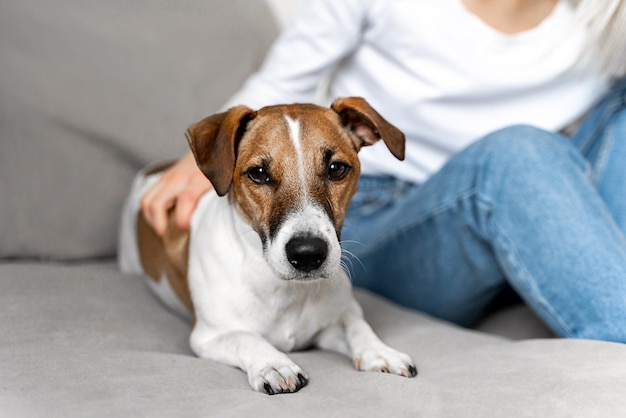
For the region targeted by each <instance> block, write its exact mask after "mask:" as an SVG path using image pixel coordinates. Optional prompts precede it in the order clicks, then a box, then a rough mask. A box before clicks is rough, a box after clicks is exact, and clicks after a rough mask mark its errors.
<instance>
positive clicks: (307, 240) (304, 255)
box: [285, 237, 328, 273]
mask: <svg viewBox="0 0 626 418" xmlns="http://www.w3.org/2000/svg"><path fill="white" fill-rule="evenodd" d="M285 250H286V252H287V260H289V262H290V263H291V265H292V266H294V267H295V268H296V269H298V270H300V271H303V272H305V273H308V272H310V271H313V270H315V269H318V268H320V266H321V265H322V264H323V263H324V261H325V260H326V256H327V255H328V245H326V242H325V241H324V240H322V239H320V238H313V237H297V238H292V239H291V240H289V242H288V243H287V245H286V247H285Z"/></svg>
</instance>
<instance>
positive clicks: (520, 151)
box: [467, 125, 589, 180]
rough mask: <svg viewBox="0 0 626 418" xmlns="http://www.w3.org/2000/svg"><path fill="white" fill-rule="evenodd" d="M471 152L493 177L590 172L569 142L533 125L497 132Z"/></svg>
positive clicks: (472, 147) (470, 154)
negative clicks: (573, 170) (571, 171)
mask: <svg viewBox="0 0 626 418" xmlns="http://www.w3.org/2000/svg"><path fill="white" fill-rule="evenodd" d="M467 151H468V157H469V158H470V159H472V158H473V159H475V161H477V162H478V163H479V164H481V165H482V166H483V167H482V169H483V170H487V171H489V176H497V177H501V176H506V177H510V176H522V177H525V176H526V175H536V174H540V173H543V174H545V175H550V176H555V175H558V173H559V170H567V171H570V170H571V169H572V168H575V169H578V170H582V171H583V172H588V171H589V166H588V163H587V162H586V160H585V159H584V158H583V156H582V155H581V154H580V152H579V151H578V150H577V149H576V148H575V147H574V146H573V145H572V144H571V142H570V141H569V140H568V139H567V138H565V137H563V136H562V135H559V134H556V133H553V132H549V131H545V130H543V129H540V128H536V127H534V126H530V125H514V126H509V127H506V128H503V129H500V130H497V131H495V132H493V133H491V134H489V135H487V136H486V137H485V138H483V139H481V140H480V141H478V142H477V143H475V144H474V145H472V146H470V147H469V148H468V150H467ZM520 180H521V179H520Z"/></svg>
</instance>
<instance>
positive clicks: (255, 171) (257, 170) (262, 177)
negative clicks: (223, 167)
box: [248, 167, 272, 184]
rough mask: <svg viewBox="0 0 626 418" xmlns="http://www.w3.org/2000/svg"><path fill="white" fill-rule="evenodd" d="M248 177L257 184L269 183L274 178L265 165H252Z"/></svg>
mask: <svg viewBox="0 0 626 418" xmlns="http://www.w3.org/2000/svg"><path fill="white" fill-rule="evenodd" d="M248 178H250V180H252V181H253V182H255V183H256V184H269V183H271V181H272V178H271V177H270V175H269V174H268V173H267V170H266V169H265V168H264V167H252V168H251V169H249V170H248Z"/></svg>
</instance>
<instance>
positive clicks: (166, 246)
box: [137, 209, 194, 315]
mask: <svg viewBox="0 0 626 418" xmlns="http://www.w3.org/2000/svg"><path fill="white" fill-rule="evenodd" d="M174 215H175V209H172V210H171V211H170V212H169V213H168V218H169V219H168V225H167V229H166V231H165V234H164V235H163V238H161V237H159V236H158V235H157V233H156V232H155V231H154V230H153V229H152V227H151V226H150V224H148V221H147V220H146V218H145V217H144V215H143V213H142V212H141V211H140V212H139V213H138V214H137V244H138V248H139V259H140V261H141V266H142V267H143V270H144V272H145V273H146V275H148V277H150V279H152V280H153V281H154V282H156V283H160V282H161V280H162V278H163V276H165V277H167V280H168V282H169V284H170V287H171V288H172V290H173V291H174V293H175V294H176V296H178V298H179V299H180V300H181V302H183V304H184V305H185V306H186V307H187V309H188V310H189V312H191V313H192V315H194V309H193V302H192V299H191V292H190V291H189V284H188V282H187V266H188V263H187V259H188V254H189V231H184V230H182V229H180V228H178V227H177V226H176V223H175V222H174Z"/></svg>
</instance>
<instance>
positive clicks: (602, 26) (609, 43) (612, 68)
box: [570, 0, 626, 78]
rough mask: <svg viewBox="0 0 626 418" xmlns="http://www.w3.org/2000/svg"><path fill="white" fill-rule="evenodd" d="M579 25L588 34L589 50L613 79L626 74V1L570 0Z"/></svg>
mask: <svg viewBox="0 0 626 418" xmlns="http://www.w3.org/2000/svg"><path fill="white" fill-rule="evenodd" d="M570 2H571V3H572V4H573V5H574V7H575V17H574V20H575V25H576V26H577V27H582V28H585V29H586V30H587V31H588V36H589V44H588V45H587V49H588V52H589V54H592V55H591V56H592V57H593V59H594V60H596V62H597V64H598V65H599V69H600V71H601V72H603V73H604V74H606V75H608V76H609V77H614V78H619V77H623V76H624V75H626V0H570Z"/></svg>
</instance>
